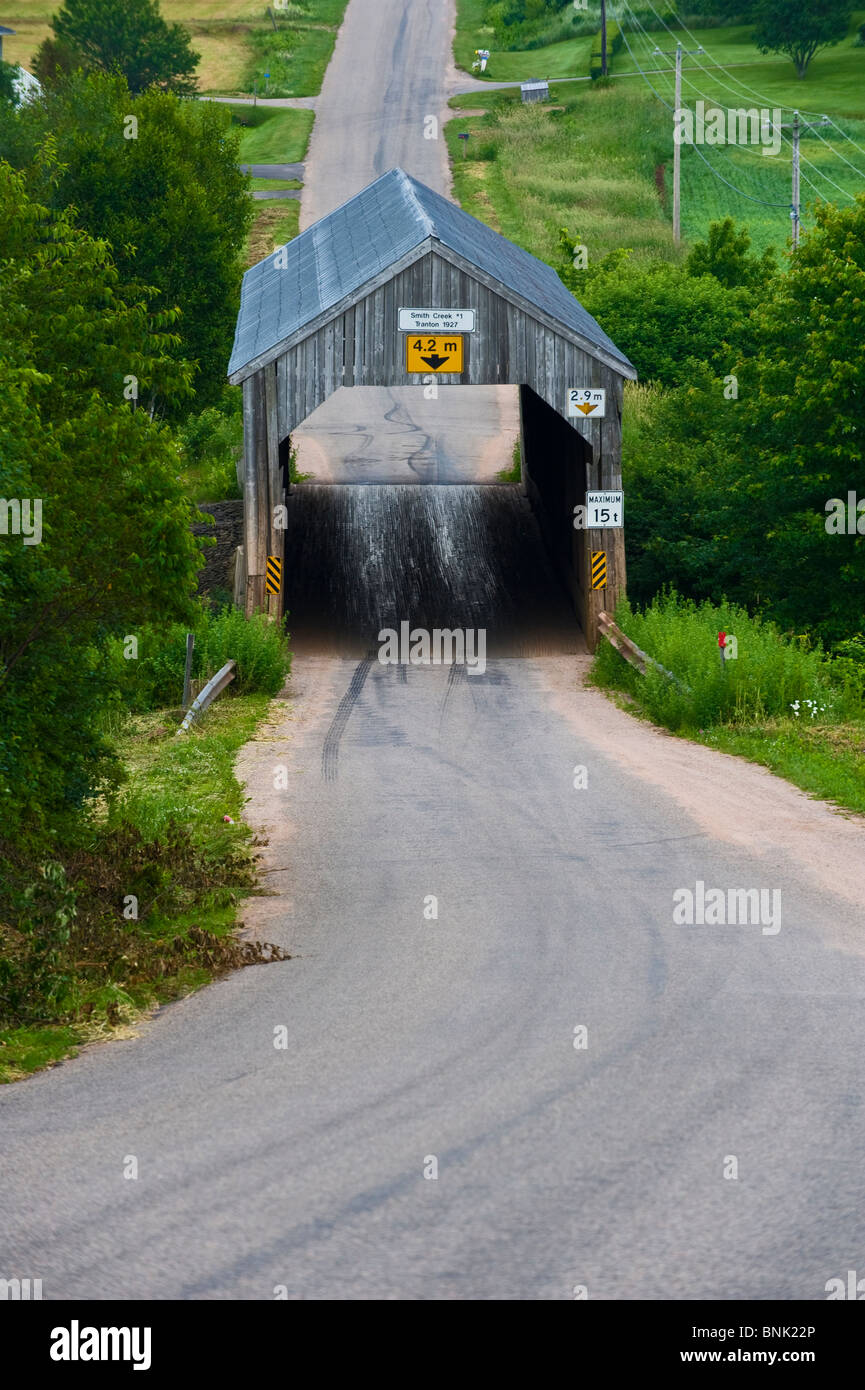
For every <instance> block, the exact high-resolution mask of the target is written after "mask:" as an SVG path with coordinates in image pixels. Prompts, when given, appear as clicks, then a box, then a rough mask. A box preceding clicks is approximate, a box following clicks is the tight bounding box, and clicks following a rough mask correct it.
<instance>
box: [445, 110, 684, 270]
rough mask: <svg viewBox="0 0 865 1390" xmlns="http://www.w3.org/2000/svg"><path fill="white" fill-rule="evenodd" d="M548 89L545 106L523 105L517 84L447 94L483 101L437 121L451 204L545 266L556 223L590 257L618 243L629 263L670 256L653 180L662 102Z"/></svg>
mask: <svg viewBox="0 0 865 1390" xmlns="http://www.w3.org/2000/svg"><path fill="white" fill-rule="evenodd" d="M550 90H551V97H552V104H551V105H542V104H540V103H538V104H537V105H523V104H522V103H521V102H520V99H519V92H518V91H517V92H516V93H512V92H502V93H489V94H487V93H486V92H482V93H480V96H479V97H478V95H477V94H472V96H471V97H468V96H466V97H458V98H454V101H453V102H452V105H455V104H456V103H457V102H459V103H461V104H463V105H465V106H467V107H468V108H469V109H473V108H479V107H480V106H481V105H483V106H484V107H485V108H486V111H485V114H484V115H483V116H469V117H465V116H460V117H458V118H457V119H455V120H453V121H448V123H447V125H446V127H445V136H446V139H447V142H448V149H449V151H450V155H451V161H452V168H453V176H454V190H455V193H456V197H457V199H458V201H459V203H460V204H461V206H462V207H464V208H465V209H466V211H467V212H470V213H472V214H473V215H474V216H475V217H478V218H480V219H481V220H482V221H484V222H487V223H488V224H489V225H490V226H492V227H494V228H495V229H496V230H497V231H500V232H501V233H502V234H503V235H504V236H506V237H508V238H510V240H512V241H515V242H517V243H518V244H519V245H520V246H524V247H525V248H526V250H528V251H531V252H532V253H533V254H534V255H536V256H539V257H540V258H541V260H545V261H548V262H550V263H551V264H555V263H556V262H557V260H558V258H559V253H558V237H559V229H560V228H561V227H567V228H568V229H569V231H570V232H571V233H572V235H574V236H575V237H576V239H577V240H578V241H579V242H581V243H584V244H585V245H586V246H587V247H588V252H589V259H590V261H592V260H595V259H600V258H601V257H602V256H604V255H606V254H607V252H609V251H612V250H615V249H616V248H618V247H620V246H630V247H633V249H634V260H635V261H637V262H639V261H641V260H672V259H675V257H676V252H675V248H674V246H673V237H672V228H671V224H670V220H669V218H668V216H667V212H666V208H665V204H664V201H663V200H662V196H661V194H660V192H659V188H658V183H657V178H656V170H657V168H658V166H659V164H660V163H661V162H662V161H663V159H664V156H665V152H666V147H667V144H668V130H667V123H666V121H665V119H664V116H665V113H664V111H663V108H662V107H661V106H660V105H659V104H658V103H656V102H653V101H652V99H651V98H649V100H648V101H647V99H646V97H645V96H644V94H643V93H642V92H640V91H637V90H635V89H633V88H627V89H623V88H614V87H612V86H607V87H604V88H598V87H597V85H595V86H594V87H593V89H592V90H591V91H589V90H587V89H583V88H576V87H573V86H565V85H563V84H562V85H559V86H553V87H552V88H551V89H550ZM460 131H469V132H470V138H469V139H468V141H465V142H460V140H459V139H458V135H459V132H460ZM463 143H464V144H465V145H466V147H467V148H466V152H465V157H463V152H462V150H461V149H460V148H458V147H459V146H460V145H461V144H463Z"/></svg>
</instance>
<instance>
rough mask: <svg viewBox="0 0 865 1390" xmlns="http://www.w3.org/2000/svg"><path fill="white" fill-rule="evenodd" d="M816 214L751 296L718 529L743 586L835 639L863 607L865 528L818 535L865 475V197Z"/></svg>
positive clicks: (800, 624)
mask: <svg viewBox="0 0 865 1390" xmlns="http://www.w3.org/2000/svg"><path fill="white" fill-rule="evenodd" d="M815 218H816V225H815V227H814V229H813V230H812V231H811V232H810V233H809V234H808V235H807V236H806V237H805V238H804V239H803V241H802V242H801V243H800V246H799V249H798V251H797V252H796V253H795V254H794V256H793V258H792V262H791V267H790V271H789V274H787V275H781V276H778V277H777V278H776V280H774V281H773V282H772V292H771V293H770V294H768V295H765V296H763V297H761V298H760V299H759V300H758V301H757V303H756V305H755V308H754V312H753V315H752V323H753V329H754V344H755V349H756V350H755V351H754V353H753V354H752V355H750V356H749V357H747V358H744V359H743V360H742V361H741V362H740V363H739V364H738V366H737V367H736V368H735V370H736V372H737V375H738V380H739V403H738V404H739V410H738V411H737V412H736V416H735V443H733V447H732V456H733V457H734V458H735V457H736V456H737V455H738V463H737V464H736V466H735V468H734V469H733V474H734V475H735V476H733V475H731V476H730V477H729V478H728V479H727V480H725V482H726V485H725V506H726V507H727V509H728V518H727V526H726V529H727V530H729V532H730V533H731V534H732V533H733V531H734V523H735V533H736V542H735V551H736V558H735V567H736V569H737V571H738V573H739V576H740V582H741V583H742V585H743V587H747V586H749V585H750V586H751V587H752V591H753V592H755V593H762V594H763V595H765V596H766V598H767V601H768V602H769V603H770V605H771V609H772V613H773V615H774V616H776V617H778V619H779V620H780V621H782V622H783V623H785V624H787V625H789V626H791V627H793V628H794V630H795V631H803V630H806V629H808V630H811V631H814V632H817V633H818V634H819V635H820V636H822V637H823V638H824V639H825V640H827V641H834V640H837V639H839V638H842V637H846V636H849V634H850V633H852V632H856V631H857V630H858V628H859V627H860V626H861V622H862V613H863V611H865V535H863V534H860V533H859V532H858V531H857V532H856V533H855V534H852V535H851V534H846V533H844V534H839V535H835V534H832V533H827V530H826V522H827V511H826V504H827V502H828V501H829V499H830V498H840V499H843V500H844V501H845V502H846V500H847V494H848V492H849V491H855V489H856V488H857V486H858V487H859V488H860V490H861V487H862V478H863V476H865V416H863V412H862V399H863V393H865V361H863V357H862V352H861V344H862V341H863V335H865V195H863V194H860V195H859V197H858V198H857V200H856V203H855V204H854V206H852V207H845V208H843V209H839V208H836V207H834V206H833V205H832V204H826V203H823V204H818V205H817V207H816V211H815ZM732 509H735V517H734V515H733V510H732ZM854 524H855V523H854ZM767 560H768V564H767ZM817 576H819V582H817Z"/></svg>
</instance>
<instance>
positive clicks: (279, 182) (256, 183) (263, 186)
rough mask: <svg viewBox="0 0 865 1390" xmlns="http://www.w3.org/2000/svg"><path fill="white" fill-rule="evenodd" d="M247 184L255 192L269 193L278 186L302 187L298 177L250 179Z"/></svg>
mask: <svg viewBox="0 0 865 1390" xmlns="http://www.w3.org/2000/svg"><path fill="white" fill-rule="evenodd" d="M249 186H250V188H251V189H253V190H254V192H256V193H271V192H273V191H274V190H275V189H278V188H293V189H300V188H303V184H302V183H301V181H300V179H250V181H249ZM262 201H266V199H263V200H262Z"/></svg>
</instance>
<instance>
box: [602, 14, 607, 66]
mask: <svg viewBox="0 0 865 1390" xmlns="http://www.w3.org/2000/svg"><path fill="white" fill-rule="evenodd" d="M606 75H607V0H601V76H602V77H606Z"/></svg>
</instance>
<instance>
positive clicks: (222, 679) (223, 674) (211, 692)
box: [174, 661, 237, 738]
mask: <svg viewBox="0 0 865 1390" xmlns="http://www.w3.org/2000/svg"><path fill="white" fill-rule="evenodd" d="M236 669H237V662H236V661H226V663H225V665H224V666H223V667H222V669H221V670H220V671H217V673H216V675H215V676H212V677H211V679H210V680H209V681H208V682H207V685H206V686H205V687H204V689H203V690H202V692H201V694H200V695H197V696H196V697H195V699H194V700H193V702H192V704H191V705H190V706H189V709H188V710H187V711H186V716H185V718H184V720H183V723H182V724H181V726H180V728H179V729H178V730H177V733H176V734H175V735H174V737H175V738H176V737H177V734H186V733H189V729H190V726H191V724H192V721H193V719H194V718H195V717H196V715H198V714H201V712H202V711H203V710H206V709H207V707H208V705H212V704H213V702H214V700H215V699H216V697H217V695H221V694H222V692H223V690H224V689H225V687H226V686H227V685H230V684H231V682H232V681H233V680H234V677H235V674H236Z"/></svg>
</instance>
